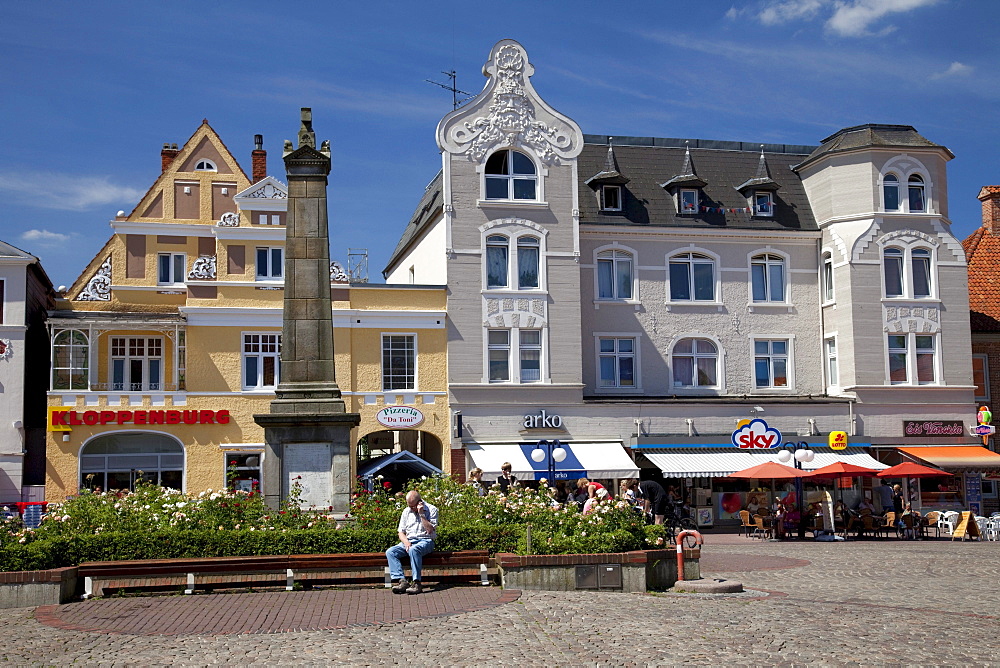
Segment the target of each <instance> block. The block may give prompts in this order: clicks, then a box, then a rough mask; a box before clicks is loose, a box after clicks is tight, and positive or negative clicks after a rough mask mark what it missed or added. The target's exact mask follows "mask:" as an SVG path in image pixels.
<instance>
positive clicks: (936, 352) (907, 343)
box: [884, 332, 943, 386]
mask: <svg viewBox="0 0 1000 668" xmlns="http://www.w3.org/2000/svg"><path fill="white" fill-rule="evenodd" d="M893 337H897V338H902V339H903V342H904V347H902V348H900V347H898V346H897V347H890V339H892V338H893ZM918 339H930V340H931V347H930V348H926V347H924V348H918V347H917V345H918ZM884 345H885V381H886V385H911V386H919V385H942V384H943V383H942V381H941V378H942V375H941V354H940V346H941V337H940V336H939V335H938V334H931V333H927V332H888V333H887V334H886V335H885V338H884ZM928 351H929V352H928ZM893 354H897V355H898V354H902V355H904V356H905V360H904V365H905V370H906V379H905V380H897V381H894V380H892V376H891V369H890V361H889V356H890V355H893ZM928 354H930V355H931V356H932V359H931V371H932V372H933V378H932V379H931V380H920V378H919V369H920V357H921V356H926V355H928Z"/></svg>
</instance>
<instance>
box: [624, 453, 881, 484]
mask: <svg viewBox="0 0 1000 668" xmlns="http://www.w3.org/2000/svg"><path fill="white" fill-rule="evenodd" d="M778 452H780V449H769V450H755V451H752V452H751V451H746V450H737V449H735V448H732V449H730V450H710V451H706V450H705V449H703V448H672V449H670V450H663V451H660V452H650V451H646V450H644V451H643V453H642V454H643V455H645V457H646V458H647V459H649V461H651V462H652V463H653V465H654V466H656V467H657V468H659V469H660V470H661V471H662V472H663V477H665V478H718V477H721V476H726V475H729V474H730V473H736V472H737V471H742V470H744V469H748V468H750V467H751V466H756V465H757V464H763V463H764V462H779V463H781V461H780V460H779V459H778ZM815 452H816V457H815V459H813V460H812V461H811V462H809V463H808V464H803V466H802V468H803V469H805V470H806V471H815V470H816V469H818V468H822V467H824V466H827V465H828V464H833V463H834V462H845V463H848V464H854V465H856V466H864V467H866V468H870V469H878V470H880V471H881V470H882V469H886V468H889V467H888V466H887V465H885V464H883V463H881V462H879V461H877V460H876V459H874V458H873V457H872V456H871V455H869V454H868V453H867V452H865V451H864V450H862V449H860V448H847V449H846V450H840V451H838V452H832V451H825V452H824V451H815Z"/></svg>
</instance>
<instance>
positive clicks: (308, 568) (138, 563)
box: [78, 550, 496, 599]
mask: <svg viewBox="0 0 1000 668" xmlns="http://www.w3.org/2000/svg"><path fill="white" fill-rule="evenodd" d="M490 563H491V560H490V555H489V553H488V552H487V551H486V550H462V551H457V552H431V553H430V554H428V555H426V556H425V557H424V567H425V568H428V567H429V568H430V569H431V570H438V569H442V570H445V571H447V572H448V573H447V575H446V577H449V578H451V577H463V578H464V577H469V576H478V578H479V583H480V584H481V585H484V586H486V585H489V583H490V581H489V576H490V575H491V574H495V573H496V569H495V568H492V569H491V568H490ZM306 572H335V573H336V572H339V573H351V574H352V575H349V576H348V577H349V579H354V580H356V581H357V580H359V579H363V578H364V576H363V575H361V573H371V574H375V573H377V574H378V576H377V579H382V576H384V580H385V586H386V587H387V588H388V587H391V586H392V581H391V579H390V576H389V566H388V565H387V563H386V558H385V554H384V553H382V552H373V553H354V554H293V555H276V556H263V557H259V556H246V557H204V558H188V559H143V560H133V561H90V562H85V563H82V564H80V566H79V570H78V577H80V578H81V579H82V580H83V584H84V587H83V589H84V592H83V596H82V598H84V599H87V598H90V597H92V596H94V595H95V593H96V592H97V591H99V588H96V587H95V582H98V581H101V580H113V581H121V580H147V579H154V578H168V577H174V576H186V578H187V586H186V588H185V590H184V593H185V594H193V593H194V592H195V589H196V587H197V577H198V576H205V575H210V576H223V575H233V576H248V575H261V574H281V575H284V576H285V590H286V591H291V590H292V589H294V587H295V581H296V577H297V576H298V575H299V574H302V573H306ZM359 572H360V573H359Z"/></svg>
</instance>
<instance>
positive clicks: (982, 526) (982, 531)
mask: <svg viewBox="0 0 1000 668" xmlns="http://www.w3.org/2000/svg"><path fill="white" fill-rule="evenodd" d="M989 522H990V521H989V519H987V518H985V517H983V516H982V515H976V524H978V525H979V535H980V536H981V537H982V539H986V530H987V528H988V525H989Z"/></svg>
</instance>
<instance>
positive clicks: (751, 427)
mask: <svg viewBox="0 0 1000 668" xmlns="http://www.w3.org/2000/svg"><path fill="white" fill-rule="evenodd" d="M732 439H733V445H735V446H736V447H737V448H739V449H740V450H763V449H768V448H776V447H778V446H779V445H781V432H780V431H778V430H777V429H775V428H774V427H769V426H767V423H766V422H764V421H763V420H761V419H760V418H754V419H753V420H749V421H743V422H741V423H740V425H739V426H738V427H737V428H736V431H734V432H733V436H732Z"/></svg>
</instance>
